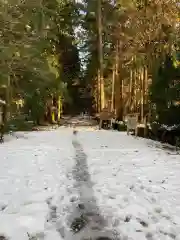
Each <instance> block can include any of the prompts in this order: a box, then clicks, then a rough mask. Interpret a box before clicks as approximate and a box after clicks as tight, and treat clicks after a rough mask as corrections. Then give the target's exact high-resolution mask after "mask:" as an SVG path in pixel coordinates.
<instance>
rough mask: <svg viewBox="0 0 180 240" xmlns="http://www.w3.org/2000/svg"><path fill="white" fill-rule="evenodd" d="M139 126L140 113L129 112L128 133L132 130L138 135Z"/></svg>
mask: <svg viewBox="0 0 180 240" xmlns="http://www.w3.org/2000/svg"><path fill="white" fill-rule="evenodd" d="M137 126H138V114H128V115H127V135H129V132H130V131H132V130H133V131H135V136H136V137H137V134H138V132H137V130H138V128H137Z"/></svg>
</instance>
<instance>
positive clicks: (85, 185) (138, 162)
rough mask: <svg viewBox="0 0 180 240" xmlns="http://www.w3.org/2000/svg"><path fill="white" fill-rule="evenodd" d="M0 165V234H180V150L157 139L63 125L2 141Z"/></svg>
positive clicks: (21, 239) (48, 237) (46, 238)
mask: <svg viewBox="0 0 180 240" xmlns="http://www.w3.org/2000/svg"><path fill="white" fill-rule="evenodd" d="M0 166H1V168H0V236H1V235H4V236H7V237H9V239H13V240H15V239H18V240H27V239H31V240H35V239H36V240H42V239H43V240H56V239H63V238H64V239H65V240H71V239H75V240H76V239H77V240H80V239H87V238H88V237H92V239H93V238H97V237H99V236H109V238H115V237H117V239H119V240H122V239H123V240H126V239H133V240H137V239H139V240H143V239H147V240H154V239H162V240H166V239H167V240H168V239H176V240H177V239H180V181H179V175H180V174H179V172H180V155H175V154H168V153H166V152H165V151H164V150H161V149H159V148H157V147H155V143H154V142H153V141H150V140H145V139H135V138H134V137H131V136H126V134H125V133H119V132H113V131H104V130H101V131H99V130H96V131H95V130H94V131H93V128H79V130H78V133H77V135H73V130H72V129H71V128H63V127H62V128H60V129H58V130H54V131H47V132H37V133H36V132H33V133H29V134H27V135H26V138H25V139H23V138H19V139H18V140H15V139H14V140H12V141H9V142H7V143H5V144H3V145H0ZM78 221H79V223H78V224H77V222H78ZM0 239H1V238H0Z"/></svg>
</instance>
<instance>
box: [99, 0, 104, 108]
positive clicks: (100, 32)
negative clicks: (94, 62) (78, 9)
mask: <svg viewBox="0 0 180 240" xmlns="http://www.w3.org/2000/svg"><path fill="white" fill-rule="evenodd" d="M97 2H98V33H99V74H100V110H101V109H103V108H104V107H105V93H104V78H103V42H102V4H101V0H98V1H97Z"/></svg>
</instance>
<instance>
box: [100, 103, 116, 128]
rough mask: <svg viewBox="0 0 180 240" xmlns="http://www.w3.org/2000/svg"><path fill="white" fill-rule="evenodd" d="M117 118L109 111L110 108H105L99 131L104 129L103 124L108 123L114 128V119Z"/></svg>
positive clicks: (101, 114) (101, 116) (101, 115)
mask: <svg viewBox="0 0 180 240" xmlns="http://www.w3.org/2000/svg"><path fill="white" fill-rule="evenodd" d="M114 117H115V114H114V113H113V112H111V111H109V109H108V108H104V109H103V110H102V112H101V113H100V114H99V129H101V128H102V127H103V123H104V122H106V124H108V122H109V125H110V128H112V119H113V118H114Z"/></svg>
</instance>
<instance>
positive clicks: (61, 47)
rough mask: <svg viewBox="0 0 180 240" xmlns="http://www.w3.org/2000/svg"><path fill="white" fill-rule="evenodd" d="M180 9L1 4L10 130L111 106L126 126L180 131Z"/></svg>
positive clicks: (154, 4)
mask: <svg viewBox="0 0 180 240" xmlns="http://www.w3.org/2000/svg"><path fill="white" fill-rule="evenodd" d="M179 10H180V9H179V4H178V1H175V0H169V1H167V0H161V1H159V0H91V1H87V0H81V1H80V0H79V1H76V0H36V1H35V0H31V1H30V0H6V1H4V0H1V5H0V22H1V24H0V36H1V38H0V99H1V101H0V109H1V111H0V112H1V115H2V116H1V118H2V119H3V123H5V124H6V125H8V124H9V125H13V124H14V125H16V127H17V126H18V124H19V122H21V125H22V122H23V121H24V119H26V120H29V121H30V120H31V121H32V122H33V124H36V125H40V124H45V122H49V123H54V122H59V121H61V117H62V114H79V113H80V112H82V111H87V112H89V113H90V114H91V115H93V114H96V113H99V112H100V111H101V110H102V109H103V108H104V107H105V106H108V108H109V109H110V111H112V112H115V113H116V118H117V119H118V120H119V121H124V119H125V117H126V116H127V115H128V114H132V113H138V116H139V121H140V122H141V123H143V122H144V120H145V119H148V122H149V123H151V124H153V123H156V125H157V124H158V125H167V126H173V125H175V124H176V125H178V124H180V81H179V80H180V61H179V60H180V52H179V44H180V41H179V40H180V39H179V37H180V35H179V33H180V32H179V30H180V28H179V13H180V12H179ZM4 103H5V104H4ZM23 124H25V123H23Z"/></svg>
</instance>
